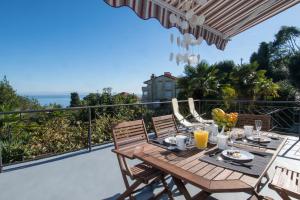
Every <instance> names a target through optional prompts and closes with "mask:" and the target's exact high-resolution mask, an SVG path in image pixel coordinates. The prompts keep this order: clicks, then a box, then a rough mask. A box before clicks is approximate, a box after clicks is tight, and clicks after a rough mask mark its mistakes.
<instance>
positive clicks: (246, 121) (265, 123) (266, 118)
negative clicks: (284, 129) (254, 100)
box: [236, 114, 271, 131]
mask: <svg viewBox="0 0 300 200" xmlns="http://www.w3.org/2000/svg"><path fill="white" fill-rule="evenodd" d="M255 120H261V121H262V128H261V130H263V131H269V130H270V129H271V116H270V115H255V114H239V116H238V121H237V124H236V127H238V128H243V127H244V125H252V126H254V128H255Z"/></svg>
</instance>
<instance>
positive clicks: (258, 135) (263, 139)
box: [234, 120, 283, 150]
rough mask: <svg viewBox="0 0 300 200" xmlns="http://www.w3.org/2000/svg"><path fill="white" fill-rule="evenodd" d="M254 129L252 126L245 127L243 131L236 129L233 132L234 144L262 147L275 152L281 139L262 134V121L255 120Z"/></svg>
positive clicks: (269, 134) (272, 135)
mask: <svg viewBox="0 0 300 200" xmlns="http://www.w3.org/2000/svg"><path fill="white" fill-rule="evenodd" d="M255 128H256V130H254V127H253V126H250V125H245V126H244V129H236V130H234V132H235V133H236V134H237V137H236V138H235V139H236V144H242V145H248V146H254V147H262V148H266V149H271V150H275V149H277V148H278V147H279V145H280V144H281V142H282V141H283V138H280V137H279V136H277V135H275V134H271V133H268V134H262V133H263V132H262V131H261V128H262V121H261V120H255Z"/></svg>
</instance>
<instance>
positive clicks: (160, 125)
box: [152, 115, 179, 138]
mask: <svg viewBox="0 0 300 200" xmlns="http://www.w3.org/2000/svg"><path fill="white" fill-rule="evenodd" d="M152 124H153V127H154V132H155V134H156V137H157V138H165V137H167V136H168V134H169V132H170V131H172V132H175V133H178V132H179V131H178V128H177V124H176V120H175V118H174V115H164V116H159V117H152Z"/></svg>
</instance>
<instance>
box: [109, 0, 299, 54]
mask: <svg viewBox="0 0 300 200" xmlns="http://www.w3.org/2000/svg"><path fill="white" fill-rule="evenodd" d="M186 1H192V2H193V3H192V5H191V8H190V9H192V10H193V11H194V13H195V14H196V15H199V16H200V15H204V16H205V19H206V20H205V22H204V24H203V25H202V26H196V27H194V28H192V27H189V28H188V29H187V30H182V29H181V28H180V27H178V26H177V25H176V24H172V23H171V22H170V20H169V16H170V15H171V14H172V13H174V14H176V15H177V16H180V17H181V18H182V19H185V12H186V11H184V9H183V6H184V3H185V2H186ZM105 2H106V3H107V4H109V5H110V6H112V7H122V6H127V7H129V8H131V9H132V10H133V11H135V13H136V14H137V15H138V16H139V17H140V18H142V19H149V18H156V19H157V20H158V21H159V22H160V23H161V24H162V26H164V27H165V28H171V27H177V28H178V29H179V30H180V32H182V33H185V32H188V33H191V34H193V35H194V36H195V37H196V38H199V37H202V38H203V39H204V40H206V42H207V43H208V44H209V45H212V44H215V45H216V47H217V48H218V49H221V50H224V49H225V46H226V44H227V42H228V41H229V40H230V38H232V37H233V36H235V35H237V34H239V33H241V32H243V31H245V30H247V29H249V28H251V27H253V26H255V25H256V24H258V23H260V22H263V21H264V20H266V19H268V18H270V17H272V16H274V15H276V14H278V13H280V12H282V11H284V10H286V9H288V8H290V7H292V6H294V5H296V4H297V3H299V2H300V0H206V1H205V2H206V3H205V4H199V3H197V1H196V0H105Z"/></svg>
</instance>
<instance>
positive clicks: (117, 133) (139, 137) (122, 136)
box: [112, 120, 148, 149]
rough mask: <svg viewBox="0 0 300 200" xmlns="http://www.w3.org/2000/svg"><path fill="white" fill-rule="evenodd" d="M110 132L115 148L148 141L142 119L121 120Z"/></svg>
mask: <svg viewBox="0 0 300 200" xmlns="http://www.w3.org/2000/svg"><path fill="white" fill-rule="evenodd" d="M112 132H113V140H114V144H115V148H116V149H120V148H124V147H128V146H134V145H138V144H142V143H145V142H148V135H147V131H146V128H145V123H144V120H136V121H126V122H121V123H119V124H117V125H116V126H114V127H113V131H112Z"/></svg>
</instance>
